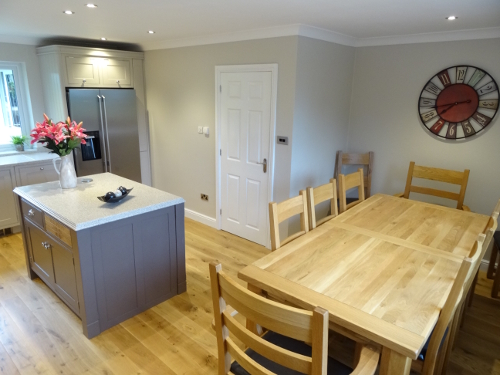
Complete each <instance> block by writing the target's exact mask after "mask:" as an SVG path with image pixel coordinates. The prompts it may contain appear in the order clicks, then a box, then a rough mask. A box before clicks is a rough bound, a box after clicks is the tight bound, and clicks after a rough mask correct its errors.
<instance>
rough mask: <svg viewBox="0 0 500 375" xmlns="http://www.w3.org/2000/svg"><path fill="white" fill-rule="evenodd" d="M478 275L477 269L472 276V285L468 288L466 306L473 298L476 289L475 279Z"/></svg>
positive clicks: (470, 303)
mask: <svg viewBox="0 0 500 375" xmlns="http://www.w3.org/2000/svg"><path fill="white" fill-rule="evenodd" d="M478 277H479V270H478V271H477V273H476V276H475V277H474V281H473V282H472V285H471V286H470V290H469V296H468V300H469V301H468V306H469V307H471V306H472V300H473V299H474V291H475V290H476V284H477V279H478Z"/></svg>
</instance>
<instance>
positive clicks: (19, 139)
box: [11, 135, 28, 151]
mask: <svg viewBox="0 0 500 375" xmlns="http://www.w3.org/2000/svg"><path fill="white" fill-rule="evenodd" d="M11 138H12V144H13V145H14V146H15V147H16V150H17V151H24V144H25V143H26V141H27V140H28V137H25V136H24V135H14V136H12V137H11Z"/></svg>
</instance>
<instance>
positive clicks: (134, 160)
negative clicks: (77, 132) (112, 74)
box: [67, 89, 141, 182]
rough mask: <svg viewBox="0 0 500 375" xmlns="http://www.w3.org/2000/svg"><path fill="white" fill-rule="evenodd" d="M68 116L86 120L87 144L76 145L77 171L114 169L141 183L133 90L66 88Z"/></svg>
mask: <svg viewBox="0 0 500 375" xmlns="http://www.w3.org/2000/svg"><path fill="white" fill-rule="evenodd" d="M67 100H68V110H69V115H70V117H71V119H72V120H75V121H76V122H80V121H83V125H82V126H83V128H85V129H86V130H85V133H86V134H87V137H88V138H87V144H85V145H80V147H78V148H75V150H74V158H75V167H76V174H77V175H78V176H87V175H90V174H97V173H103V172H111V173H114V174H117V175H119V176H122V177H125V178H128V179H131V180H134V181H137V182H141V163H140V154H139V130H138V125H137V112H136V96H135V91H134V90H133V89H67Z"/></svg>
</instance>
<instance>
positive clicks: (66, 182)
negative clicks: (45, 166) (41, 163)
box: [52, 151, 76, 189]
mask: <svg viewBox="0 0 500 375" xmlns="http://www.w3.org/2000/svg"><path fill="white" fill-rule="evenodd" d="M72 159H73V151H71V153H70V154H69V155H66V156H61V157H60V158H59V159H52V162H53V163H54V168H55V169H56V172H57V174H58V175H59V182H60V183H61V187H62V188H63V189H72V188H74V187H76V172H75V167H74V165H73V160H72ZM57 161H60V162H61V164H60V168H57V163H56V162H57Z"/></svg>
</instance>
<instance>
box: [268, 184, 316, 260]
mask: <svg viewBox="0 0 500 375" xmlns="http://www.w3.org/2000/svg"><path fill="white" fill-rule="evenodd" d="M299 214H300V231H299V232H297V233H294V234H292V235H291V236H289V237H287V238H285V239H284V240H281V239H280V228H279V223H281V222H282V221H285V220H286V219H289V218H290V217H292V216H295V215H299ZM269 224H270V227H271V249H272V250H273V251H274V250H276V249H279V248H280V247H281V246H283V245H285V244H287V243H288V242H290V241H292V240H294V239H296V238H297V237H299V236H302V235H303V234H305V233H307V232H308V231H309V217H308V212H307V193H306V191H305V190H301V191H300V194H299V195H298V196H297V197H293V198H290V199H287V200H286V201H283V202H281V203H276V202H271V203H269Z"/></svg>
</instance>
